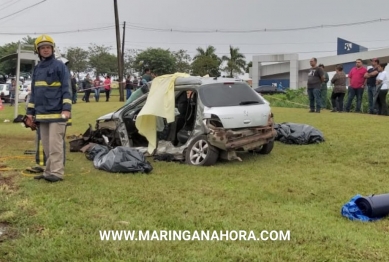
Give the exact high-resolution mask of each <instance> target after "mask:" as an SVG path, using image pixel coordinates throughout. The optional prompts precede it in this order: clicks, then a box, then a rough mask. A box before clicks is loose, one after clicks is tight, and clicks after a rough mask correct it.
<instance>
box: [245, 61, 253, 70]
mask: <svg viewBox="0 0 389 262" xmlns="http://www.w3.org/2000/svg"><path fill="white" fill-rule="evenodd" d="M250 67H253V61H250V62H248V64H247V66H246V73H250V72H249V71H250Z"/></svg>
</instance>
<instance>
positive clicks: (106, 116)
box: [97, 112, 118, 121]
mask: <svg viewBox="0 0 389 262" xmlns="http://www.w3.org/2000/svg"><path fill="white" fill-rule="evenodd" d="M112 116H114V117H112ZM112 118H118V115H117V114H115V112H112V113H109V114H106V115H103V116H100V117H99V118H97V121H101V120H111V119H112Z"/></svg>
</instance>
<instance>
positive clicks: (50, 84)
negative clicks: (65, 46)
mask: <svg viewBox="0 0 389 262" xmlns="http://www.w3.org/2000/svg"><path fill="white" fill-rule="evenodd" d="M70 88H71V87H70V76H69V71H68V69H67V67H66V66H65V65H64V63H63V62H62V61H59V60H57V59H55V58H54V55H52V56H50V57H48V58H46V59H44V60H42V61H41V62H40V63H39V64H38V65H37V66H36V67H35V68H34V73H33V76H32V83H31V98H30V101H29V103H28V106H27V115H33V116H34V119H35V122H37V123H38V126H39V127H38V128H39V135H38V139H37V140H38V148H37V149H38V150H37V155H38V156H39V162H40V163H39V164H40V165H41V164H43V163H44V162H46V170H45V173H44V176H45V175H54V176H57V177H59V178H62V177H63V174H64V162H65V152H64V141H65V133H66V126H67V122H68V120H67V119H64V118H62V115H61V113H62V111H69V112H70V111H71V105H72V99H71V98H72V94H71V91H70V90H71V89H70ZM40 140H41V141H42V143H41V144H42V146H39V145H40ZM42 147H43V149H44V156H45V157H46V159H45V157H42V156H43V151H42ZM45 160H47V161H45Z"/></svg>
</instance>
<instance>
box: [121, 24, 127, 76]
mask: <svg viewBox="0 0 389 262" xmlns="http://www.w3.org/2000/svg"><path fill="white" fill-rule="evenodd" d="M125 41H126V21H124V25H123V42H122V69H123V75H124V73H125V72H124V70H125V69H124V43H125Z"/></svg>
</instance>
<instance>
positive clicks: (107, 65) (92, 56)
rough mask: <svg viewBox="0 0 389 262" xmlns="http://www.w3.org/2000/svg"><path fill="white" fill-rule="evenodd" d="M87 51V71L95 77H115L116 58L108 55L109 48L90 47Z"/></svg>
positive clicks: (116, 70)
mask: <svg viewBox="0 0 389 262" xmlns="http://www.w3.org/2000/svg"><path fill="white" fill-rule="evenodd" d="M88 49H89V69H91V70H94V71H95V74H96V75H102V74H109V75H116V74H117V72H118V63H117V57H116V56H115V55H113V54H111V53H110V51H111V47H108V46H104V45H102V46H98V45H95V44H93V45H91V46H89V47H88Z"/></svg>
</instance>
